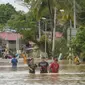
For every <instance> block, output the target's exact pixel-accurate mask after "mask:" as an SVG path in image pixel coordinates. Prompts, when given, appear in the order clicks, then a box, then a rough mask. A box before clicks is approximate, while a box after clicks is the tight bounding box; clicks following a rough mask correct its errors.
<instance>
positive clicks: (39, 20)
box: [38, 20, 41, 40]
mask: <svg viewBox="0 0 85 85" xmlns="http://www.w3.org/2000/svg"><path fill="white" fill-rule="evenodd" d="M38 30H39V40H40V38H41V30H40V20H39V22H38Z"/></svg>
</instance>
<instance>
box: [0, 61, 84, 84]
mask: <svg viewBox="0 0 85 85" xmlns="http://www.w3.org/2000/svg"><path fill="white" fill-rule="evenodd" d="M0 85H85V64H80V65H75V64H68V63H60V69H59V73H58V74H50V73H47V74H40V73H39V69H38V68H37V69H36V73H35V74H29V71H28V68H27V66H26V65H23V63H22V60H20V61H19V64H18V67H17V70H16V71H13V70H12V68H11V64H10V61H9V60H3V59H0Z"/></svg>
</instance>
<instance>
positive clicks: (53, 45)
mask: <svg viewBox="0 0 85 85" xmlns="http://www.w3.org/2000/svg"><path fill="white" fill-rule="evenodd" d="M55 29H56V7H54V28H53V44H52V56H53V57H54V50H55Z"/></svg>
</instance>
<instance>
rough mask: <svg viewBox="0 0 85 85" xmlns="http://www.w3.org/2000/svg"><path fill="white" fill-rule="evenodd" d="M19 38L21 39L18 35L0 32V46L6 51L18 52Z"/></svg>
mask: <svg viewBox="0 0 85 85" xmlns="http://www.w3.org/2000/svg"><path fill="white" fill-rule="evenodd" d="M20 38H22V35H20V34H19V33H14V32H0V39H1V40H2V44H1V46H4V47H5V48H7V49H8V50H9V49H13V50H19V48H20V42H19V40H20Z"/></svg>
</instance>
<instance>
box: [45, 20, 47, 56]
mask: <svg viewBox="0 0 85 85" xmlns="http://www.w3.org/2000/svg"><path fill="white" fill-rule="evenodd" d="M46 30H47V22H46V20H45V55H46V47H47V45H46Z"/></svg>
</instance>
